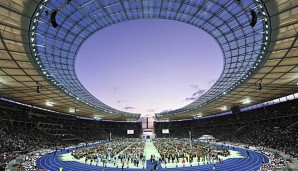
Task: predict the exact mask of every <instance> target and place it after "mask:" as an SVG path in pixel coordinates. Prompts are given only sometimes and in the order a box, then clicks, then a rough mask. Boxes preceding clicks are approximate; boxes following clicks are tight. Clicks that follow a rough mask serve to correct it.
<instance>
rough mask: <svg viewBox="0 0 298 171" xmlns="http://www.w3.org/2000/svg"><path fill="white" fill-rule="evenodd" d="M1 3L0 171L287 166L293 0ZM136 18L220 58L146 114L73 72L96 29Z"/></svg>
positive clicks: (295, 115)
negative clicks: (195, 32) (165, 105)
mask: <svg viewBox="0 0 298 171" xmlns="http://www.w3.org/2000/svg"><path fill="white" fill-rule="evenodd" d="M0 11H1V13H0V18H1V20H0V40H1V44H0V137H1V139H0V170H6V171H21V170H29V171H93V170H109V171H112V170H126V171H134V170H160V171H169V170H171V171H180V170H188V171H195V170H198V171H199V170H200V171H201V170H202V171H203V170H204V171H205V170H206V171H207V170H219V171H252V170H254V171H257V170H263V171H265V170H268V171H269V170H298V160H297V158H298V99H297V97H298V41H297V37H298V1H297V0H1V1H0ZM143 19H152V20H161V21H166V20H171V21H174V22H180V23H182V24H187V25H191V26H192V27H195V28H196V29H200V30H202V31H204V32H205V33H207V34H208V35H210V36H211V37H212V38H213V39H214V40H215V42H216V43H217V44H218V45H219V48H220V50H221V58H223V70H222V72H221V74H220V76H219V78H218V79H217V80H215V82H214V83H213V84H212V86H210V87H209V88H208V90H206V91H204V92H203V93H202V95H201V96H200V97H197V98H195V99H194V100H193V101H192V102H190V103H188V104H187V105H185V106H183V107H176V109H174V110H167V111H163V112H158V113H154V116H153V117H149V116H145V117H144V115H143V113H136V112H131V111H129V110H119V109H116V108H115V107H114V106H111V105H107V104H106V103H104V102H102V101H101V98H100V97H99V98H97V97H95V96H94V95H93V94H92V93H91V92H90V91H89V89H88V88H86V87H85V86H84V85H83V84H82V82H81V79H79V78H78V75H77V73H76V70H75V66H76V65H75V62H76V60H77V56H78V53H79V50H80V48H81V47H82V46H83V44H84V43H85V41H87V40H88V39H91V38H92V37H93V36H94V35H95V33H97V32H102V31H103V29H108V28H110V27H113V26H112V25H118V23H126V22H130V21H135V20H143ZM98 41H100V40H98ZM208 50H209V49H208ZM210 51H212V49H210ZM197 53H200V51H198V52H197ZM173 60H174V59H173ZM203 62H204V61H203ZM160 74H161V75H162V73H160ZM99 86H100V85H99ZM174 93H176V92H173V94H174ZM177 93H178V92H177ZM119 103H120V102H119ZM127 109H128V107H127ZM152 118H154V119H152Z"/></svg>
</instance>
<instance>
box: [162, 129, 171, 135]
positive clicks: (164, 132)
mask: <svg viewBox="0 0 298 171" xmlns="http://www.w3.org/2000/svg"><path fill="white" fill-rule="evenodd" d="M162 133H163V134H169V133H170V131H169V129H162Z"/></svg>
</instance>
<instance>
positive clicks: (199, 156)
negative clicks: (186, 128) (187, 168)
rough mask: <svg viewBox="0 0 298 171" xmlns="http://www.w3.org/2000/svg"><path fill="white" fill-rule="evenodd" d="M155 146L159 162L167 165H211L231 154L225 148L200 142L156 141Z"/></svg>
mask: <svg viewBox="0 0 298 171" xmlns="http://www.w3.org/2000/svg"><path fill="white" fill-rule="evenodd" d="M154 145H155V147H156V148H157V150H158V152H159V154H160V159H159V161H160V162H161V163H163V164H165V165H167V163H176V165H178V163H182V165H183V166H184V165H185V164H186V163H189V164H190V165H192V164H193V163H197V164H199V163H200V164H211V163H216V162H217V161H219V162H220V161H222V160H223V158H221V156H224V157H227V156H228V155H229V154H230V152H229V150H228V149H226V148H225V147H223V146H211V145H209V144H202V143H198V142H192V144H190V143H189V142H185V141H183V140H178V139H156V140H155V141H154Z"/></svg>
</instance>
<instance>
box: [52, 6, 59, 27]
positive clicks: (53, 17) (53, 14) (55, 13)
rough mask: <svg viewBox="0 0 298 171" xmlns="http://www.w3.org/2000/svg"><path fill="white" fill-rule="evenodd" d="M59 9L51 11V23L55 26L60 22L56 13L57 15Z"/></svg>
mask: <svg viewBox="0 0 298 171" xmlns="http://www.w3.org/2000/svg"><path fill="white" fill-rule="evenodd" d="M57 12H58V10H54V11H52V13H51V24H52V26H53V27H54V28H56V27H58V23H57V22H56V15H57Z"/></svg>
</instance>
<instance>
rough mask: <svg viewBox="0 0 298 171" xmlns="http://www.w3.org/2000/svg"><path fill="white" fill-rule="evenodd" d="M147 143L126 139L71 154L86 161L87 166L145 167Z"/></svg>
mask: <svg viewBox="0 0 298 171" xmlns="http://www.w3.org/2000/svg"><path fill="white" fill-rule="evenodd" d="M144 145H145V142H144V141H142V140H140V139H135V138H126V139H120V140H116V141H112V142H108V143H104V144H99V145H96V146H91V147H85V148H80V149H77V150H74V151H72V152H71V155H72V156H73V157H75V158H76V159H81V158H84V159H85V164H90V165H96V166H97V165H102V166H103V167H106V165H107V164H111V165H113V166H114V167H129V166H130V163H131V164H133V165H134V166H135V167H139V166H141V164H142V166H143V167H144V162H145V155H144Z"/></svg>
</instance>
